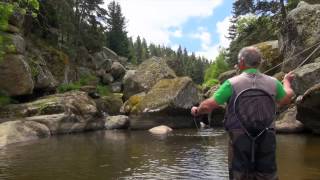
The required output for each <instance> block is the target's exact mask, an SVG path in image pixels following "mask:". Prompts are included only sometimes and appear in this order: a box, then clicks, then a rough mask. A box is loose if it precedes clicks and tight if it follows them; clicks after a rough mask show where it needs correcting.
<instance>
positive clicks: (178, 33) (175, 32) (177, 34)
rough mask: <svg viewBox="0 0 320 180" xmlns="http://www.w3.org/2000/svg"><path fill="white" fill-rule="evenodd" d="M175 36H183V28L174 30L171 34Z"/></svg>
mask: <svg viewBox="0 0 320 180" xmlns="http://www.w3.org/2000/svg"><path fill="white" fill-rule="evenodd" d="M171 35H172V36H173V37H176V38H181V37H182V36H183V34H182V30H181V29H177V30H175V31H174V32H172V34H171Z"/></svg>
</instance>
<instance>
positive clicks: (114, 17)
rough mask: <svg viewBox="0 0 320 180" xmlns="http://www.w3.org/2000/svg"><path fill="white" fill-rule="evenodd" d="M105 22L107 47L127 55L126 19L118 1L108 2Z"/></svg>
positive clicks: (121, 54) (119, 53)
mask: <svg viewBox="0 0 320 180" xmlns="http://www.w3.org/2000/svg"><path fill="white" fill-rule="evenodd" d="M106 23H107V30H108V32H107V33H106V34H107V47H109V48H110V49H111V50H113V51H114V52H116V53H117V54H118V55H120V56H125V57H128V54H129V43H128V37H127V32H126V30H125V28H126V20H125V17H124V16H123V15H122V12H121V7H120V4H119V3H116V2H115V1H112V2H110V4H109V5H108V11H107V16H106Z"/></svg>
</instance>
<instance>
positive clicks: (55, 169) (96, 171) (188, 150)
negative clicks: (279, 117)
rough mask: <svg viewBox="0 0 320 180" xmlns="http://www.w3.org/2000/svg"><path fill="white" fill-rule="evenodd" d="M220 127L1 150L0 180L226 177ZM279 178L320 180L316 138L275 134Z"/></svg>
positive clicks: (61, 139) (103, 135) (99, 135)
mask: <svg viewBox="0 0 320 180" xmlns="http://www.w3.org/2000/svg"><path fill="white" fill-rule="evenodd" d="M227 142H228V136H227V134H226V133H225V132H224V131H223V130H222V129H207V130H202V131H197V130H194V129H193V130H175V131H174V132H173V133H171V134H169V135H167V136H156V135H151V134H150V133H148V132H147V131H98V132H90V133H85V134H73V135H64V136H56V137H51V138H47V139H41V140H37V141H32V142H27V143H20V144H16V145H10V146H7V147H6V148H4V149H0V179H1V180H6V179H8V180H73V179H76V180H78V179H79V180H105V179H228V172H227V148H228V147H227ZM277 161H278V169H279V177H280V179H288V180H289V179H290V180H300V179H306V180H307V179H308V180H311V179H320V137H319V136H313V135H277Z"/></svg>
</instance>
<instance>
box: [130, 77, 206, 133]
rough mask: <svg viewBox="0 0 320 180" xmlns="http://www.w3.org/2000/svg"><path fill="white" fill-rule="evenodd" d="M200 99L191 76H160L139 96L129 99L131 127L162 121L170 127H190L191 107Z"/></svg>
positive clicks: (191, 125)
mask: <svg viewBox="0 0 320 180" xmlns="http://www.w3.org/2000/svg"><path fill="white" fill-rule="evenodd" d="M134 100H136V101H135V102H132V101H134ZM200 101H201V96H200V93H199V89H198V88H197V87H196V85H195V84H194V83H193V82H192V80H191V79H190V78H188V77H181V78H175V79H162V80H160V81H159V82H158V83H157V84H156V85H154V86H153V87H152V89H151V90H150V91H149V92H148V93H147V94H146V95H145V96H144V97H143V98H142V99H140V98H139V97H137V98H136V99H131V102H132V104H134V105H132V106H131V107H132V108H131V113H130V118H131V122H130V123H131V125H130V127H131V128H132V129H149V128H151V127H154V126H158V125H161V124H162V125H168V126H170V127H172V128H182V127H185V128H187V127H193V126H194V122H193V120H192V117H191V115H190V108H191V107H192V106H193V105H195V104H198V103H199V102H200ZM136 103H137V104H136Z"/></svg>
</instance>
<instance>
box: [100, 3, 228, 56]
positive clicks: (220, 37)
mask: <svg viewBox="0 0 320 180" xmlns="http://www.w3.org/2000/svg"><path fill="white" fill-rule="evenodd" d="M110 1H111V0H105V6H107V4H108V3H109V2H110ZM116 1H117V2H119V3H120V5H121V7H122V11H123V14H124V16H125V17H126V19H127V21H128V22H127V31H128V35H129V36H132V37H133V38H136V37H137V36H138V35H140V36H141V37H144V38H145V39H146V40H147V42H148V43H150V42H152V43H155V44H161V45H166V46H170V47H172V48H173V49H177V48H178V46H179V44H180V45H181V46H182V47H185V48H187V49H188V51H189V52H195V53H196V54H197V55H199V56H205V57H206V58H208V59H210V60H212V59H214V58H215V57H216V56H217V55H218V51H219V47H225V48H226V47H228V46H229V40H228V39H227V38H225V36H226V35H227V34H228V27H229V24H230V23H229V18H230V17H231V9H232V3H233V0H116Z"/></svg>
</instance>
